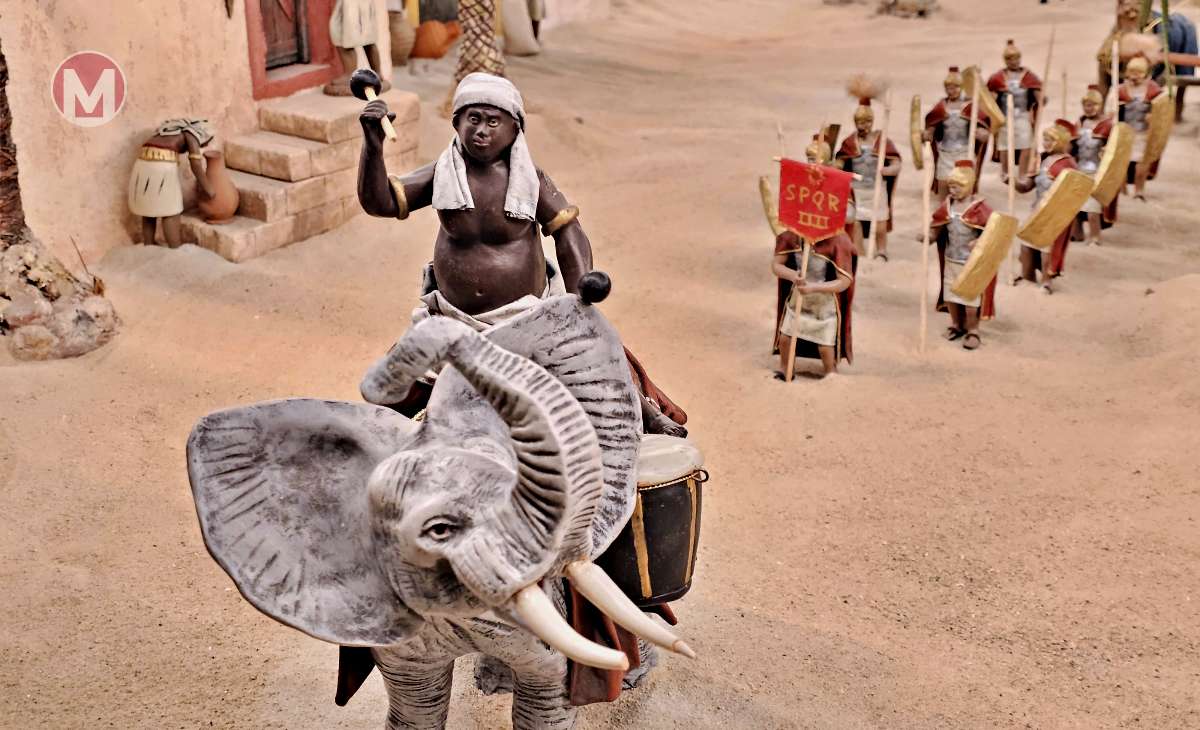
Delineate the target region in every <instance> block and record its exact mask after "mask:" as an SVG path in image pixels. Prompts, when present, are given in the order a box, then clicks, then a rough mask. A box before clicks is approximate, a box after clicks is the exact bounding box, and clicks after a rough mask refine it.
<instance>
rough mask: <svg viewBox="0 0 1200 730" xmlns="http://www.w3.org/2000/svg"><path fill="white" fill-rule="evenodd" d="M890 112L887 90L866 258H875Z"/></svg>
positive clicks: (880, 132)
mask: <svg viewBox="0 0 1200 730" xmlns="http://www.w3.org/2000/svg"><path fill="white" fill-rule="evenodd" d="M891 112H892V92H890V91H889V92H888V93H887V96H886V97H885V98H884V102H883V126H882V127H880V128H879V138H878V144H879V159H878V160H876V163H875V190H874V191H873V194H872V197H871V209H872V211H873V212H874V215H872V216H871V240H870V241H868V242H867V260H868V261H870V260H874V258H875V253H876V252H875V236H876V235H877V234H878V233H879V230H878V226H879V223H880V220H879V216H880V206H879V199H880V198H881V197H882V193H883V163H884V161H885V160H886V159H887V128H888V119H889V117H890V116H891Z"/></svg>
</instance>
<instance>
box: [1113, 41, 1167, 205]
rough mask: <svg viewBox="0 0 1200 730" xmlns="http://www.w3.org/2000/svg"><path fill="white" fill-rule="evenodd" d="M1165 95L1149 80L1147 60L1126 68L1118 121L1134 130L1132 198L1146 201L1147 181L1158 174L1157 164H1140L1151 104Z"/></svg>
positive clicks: (1139, 59) (1137, 60) (1134, 61)
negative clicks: (1146, 165)
mask: <svg viewBox="0 0 1200 730" xmlns="http://www.w3.org/2000/svg"><path fill="white" fill-rule="evenodd" d="M1161 93H1162V87H1160V86H1159V85H1158V84H1156V83H1154V81H1153V80H1152V79H1151V78H1150V62H1149V61H1147V60H1146V57H1145V56H1135V57H1134V58H1131V59H1129V63H1127V64H1125V80H1124V81H1123V82H1121V85H1120V86H1119V87H1118V88H1117V104H1118V107H1117V108H1118V110H1119V112H1118V114H1119V119H1120V120H1121V121H1122V122H1126V123H1128V124H1129V126H1131V127H1133V131H1134V133H1135V134H1134V138H1133V155H1132V156H1131V157H1130V158H1129V176H1128V180H1129V182H1132V183H1133V197H1135V198H1137V199H1138V200H1145V199H1146V180H1147V179H1150V178H1153V177H1154V174H1155V173H1156V172H1157V167H1158V165H1157V163H1156V164H1155V165H1153V166H1152V167H1151V168H1149V169H1146V167H1145V165H1140V164H1138V163H1140V162H1141V160H1142V154H1143V153H1144V152H1145V151H1146V138H1147V137H1148V136H1149V132H1150V102H1152V101H1154V98H1155V97H1157V96H1158V95H1159V94H1161Z"/></svg>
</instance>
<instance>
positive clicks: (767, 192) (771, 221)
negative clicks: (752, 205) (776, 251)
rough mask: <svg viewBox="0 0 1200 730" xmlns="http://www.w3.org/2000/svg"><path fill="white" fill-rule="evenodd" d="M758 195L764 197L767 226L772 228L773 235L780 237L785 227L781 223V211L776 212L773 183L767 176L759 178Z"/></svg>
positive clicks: (763, 203)
mask: <svg viewBox="0 0 1200 730" xmlns="http://www.w3.org/2000/svg"><path fill="white" fill-rule="evenodd" d="M758 193H759V195H761V196H762V205H763V214H764V215H765V216H767V225H769V226H771V233H773V234H775V235H776V236H778V235H779V234H780V233H783V231H784V228H783V225H782V224H780V222H779V211H778V210H776V209H775V208H776V205H777V203H776V200H778V199H777V198H776V197H775V193H774V192H772V190H771V181H770V180H768V179H767V176H766V175H763V176H762V177H760V178H758Z"/></svg>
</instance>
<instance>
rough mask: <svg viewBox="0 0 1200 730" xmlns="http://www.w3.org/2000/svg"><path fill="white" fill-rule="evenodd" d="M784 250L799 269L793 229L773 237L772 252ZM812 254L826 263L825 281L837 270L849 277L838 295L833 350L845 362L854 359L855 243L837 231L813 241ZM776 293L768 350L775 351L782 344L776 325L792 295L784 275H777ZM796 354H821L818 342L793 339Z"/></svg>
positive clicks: (800, 252) (778, 253)
mask: <svg viewBox="0 0 1200 730" xmlns="http://www.w3.org/2000/svg"><path fill="white" fill-rule="evenodd" d="M781 254H787V255H789V256H791V257H792V261H791V263H792V264H793V268H795V269H797V270H799V268H800V256H801V254H802V251H801V248H800V246H799V244H798V241H797V236H796V235H795V234H794V233H790V232H784V233H781V234H779V235H778V236H776V238H775V255H776V256H778V255H781ZM810 255H811V256H820V257H821V258H823V259H825V261H827V262H828V263H829V266H828V267H826V275H825V278H826V281H833V280H835V279H836V278H837V277H838V275H839V274H841V275H843V276H848V277H850V286H848V287H846V290H845V291H843V292H841V293H839V294H838V295H837V306H838V338H837V348H838V351H837V352H836V353H835V355H836V358H837V359H838V360H841V359H843V358H844V359H845V360H846V362H848V363H851V364H853V363H854V348H853V337H852V328H851V321H850V320H851V315H852V313H853V306H854V274H853V259H854V244H853V243H852V242H851V241H850V237H849V236H847V235H846V234H845V233H843V232H841V231H839V232H837V233H835V234H834V235H832V236H830V237H829V238H826V239H824V240H821V241H817V242H816V243H814V244H813V247H812V253H811V254H810ZM777 281H778V293H777V297H776V300H775V337H774V339H773V340H772V344H771V352H772V354H778V353H779V348H780V347H781V346H782V345H783V343H782V340H783V339H784V338H783V337H780V335H779V326H780V325H781V324H783V308H784V307H785V306H787V301H788V297H790V296H791V295H792V282H790V281H786V280H784V279H778V280H777ZM796 355H798V356H799V357H809V358H817V359H819V358H820V357H821V355H820V352H819V351H818V350H817V346H816V345H814V344H812V343H810V342H805V341H803V340H799V341H797V342H796Z"/></svg>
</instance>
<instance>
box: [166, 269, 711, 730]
mask: <svg viewBox="0 0 1200 730" xmlns="http://www.w3.org/2000/svg"><path fill="white" fill-rule="evenodd" d="M589 277H590V278H589ZM581 283H585V284H587V286H581V292H583V293H582V294H580V295H575V294H571V295H565V296H557V297H551V298H548V299H546V300H543V301H542V302H540V303H539V304H538V305H537V306H536V307H534V308H533V309H531V310H529V311H526V312H525V313H523V314H521V315H518V316H517V317H515V318H514V319H511V320H509V321H508V322H506V323H504V324H502V325H499V326H497V327H495V328H493V329H491V330H489V332H488V333H487V336H486V337H485V336H484V335H481V334H479V333H477V332H475V331H474V330H472V329H471V328H469V327H467V326H466V325H464V324H462V323H460V322H457V321H455V320H452V319H449V318H447V317H432V318H430V319H428V320H425V321H423V322H421V323H419V324H417V325H415V326H414V327H412V328H411V329H410V330H409V331H408V332H406V333H405V334H404V336H403V337H402V338H401V339H400V340H399V342H397V343H396V345H395V346H393V347H392V349H391V350H390V351H389V352H388V353H387V355H386V356H385V357H383V358H382V359H381V360H380V361H379V362H377V363H376V364H375V365H374V366H373V367H372V368H371V369H370V371H369V372H368V373H367V375H366V377H365V378H364V380H363V382H362V385H361V391H362V394H363V396H364V398H365V399H366V400H367V401H368V403H352V402H340V401H325V400H314V399H302V398H297V399H288V400H278V401H270V402H264V403H257V404H254V405H250V406H247V407H242V408H233V409H230V410H224V411H219V412H216V413H212V414H210V415H208V416H206V417H204V418H203V419H201V420H200V422H199V423H198V424H197V425H196V427H195V429H194V430H193V432H192V434H191V437H190V438H189V440H188V449H187V461H188V475H189V478H190V481H191V485H192V491H193V496H194V498H195V502H196V511H197V514H198V517H199V521H200V526H201V530H202V532H203V536H204V541H205V544H206V546H207V547H208V550H209V552H210V553H211V554H212V556H213V558H214V559H215V560H216V561H217V563H218V564H220V566H221V567H222V568H223V569H224V570H225V571H226V572H227V573H228V574H229V576H230V577H231V578H232V579H233V581H234V583H235V584H236V585H237V588H238V590H239V591H240V592H241V593H242V595H243V596H244V597H245V598H246V600H248V601H249V602H250V603H251V604H252V605H253V606H254V607H255V608H257V609H258V610H260V611H262V612H263V613H265V614H267V615H268V616H270V617H272V618H274V619H276V620H278V621H280V622H282V623H284V624H286V625H288V626H291V627H293V628H296V629H299V630H300V631H303V632H305V633H306V634H309V635H310V636H313V637H315V638H318V639H322V640H324V641H328V642H333V643H337V644H340V645H342V646H347V647H370V652H371V655H372V657H373V659H374V661H375V664H376V665H377V666H378V667H379V668H380V671H381V673H382V675H383V678H384V682H385V685H386V688H387V694H388V700H389V709H388V715H387V725H386V727H387V728H390V729H397V728H422V729H434V728H443V727H445V724H446V716H447V711H448V707H449V700H450V690H451V678H452V671H453V665H454V660H455V659H456V658H458V657H460V656H464V655H467V654H482V655H483V656H484V658H485V660H486V661H487V662H490V663H493V664H494V663H495V662H499V663H502V664H503V665H505V666H506V667H507V668H508V669H509V670H510V671H511V675H512V677H511V679H512V691H513V704H512V724H513V727H514V728H517V730H533V729H534V728H569V727H572V726H573V724H574V720H575V712H576V709H575V708H574V707H572V706H571V704H570V702H569V700H568V693H567V688H566V675H567V660H568V659H571V660H574V661H576V662H579V663H581V664H585V665H588V666H593V667H599V668H602V669H606V670H618V671H624V670H626V669H628V667H629V664H628V659H627V657H626V655H625V654H624V653H623V652H621V651H617V650H615V649H611V648H608V647H604V646H601V645H598V644H595V643H593V642H591V641H589V640H587V639H585V638H584V637H583V636H581V635H580V634H578V633H576V632H575V631H574V630H573V629H572V628H571V626H570V625H569V624H568V622H567V621H566V620H565V619H564V613H565V593H564V588H563V580H562V578H568V579H569V580H570V581H571V584H572V585H573V586H574V588H575V589H576V590H577V591H578V592H579V593H580V594H582V595H583V596H584V597H585V598H587V599H588V600H589V601H590V602H591V603H592V604H594V605H595V606H596V607H597V608H598V609H600V611H602V612H603V613H605V614H606V615H608V616H609V617H610V618H611V619H612V620H613V621H614V622H615V623H617V624H619V625H621V626H623V627H624V628H626V629H627V630H629V631H630V632H632V633H633V634H635V635H637V636H639V637H640V638H642V639H644V640H646V641H647V642H650V643H652V644H655V645H658V646H662V647H664V648H666V649H669V650H672V651H675V652H677V653H682V654H684V655H687V656H695V655H694V654H693V653H692V651H691V649H690V648H689V647H688V646H687V645H686V644H685V643H684V642H683V641H681V640H680V639H679V638H678V637H676V636H675V635H674V633H672V632H671V631H670V630H669V629H668V628H667V627H666V626H665V625H663V624H662V623H659V622H655V621H654V620H652V619H651V618H650V617H649V616H647V615H646V614H644V613H642V612H641V611H640V610H639V609H638V608H636V607H635V606H634V604H633V603H632V602H631V601H630V599H629V598H627V597H626V596H625V594H624V593H622V592H621V590H620V589H619V588H618V587H617V586H616V585H615V584H614V583H613V581H612V580H611V579H610V578H609V577H608V576H607V574H605V572H604V571H603V570H601V569H600V568H598V567H597V566H596V565H594V564H593V563H592V562H591V561H592V559H593V558H595V557H597V556H599V555H600V554H601V553H602V552H603V551H604V549H605V548H606V547H607V546H608V545H609V544H610V543H611V542H612V541H613V540H614V539H615V537H616V536H617V534H618V532H619V531H620V530H621V528H622V526H623V525H624V524H625V523H626V521H627V520H628V519H629V517H630V515H631V513H632V511H633V506H634V501H635V490H636V479H637V475H636V464H637V457H638V450H639V446H640V439H641V416H640V407H639V397H638V395H637V392H636V390H635V389H634V385H633V382H632V380H631V378H630V374H629V369H628V367H627V365H626V360H625V356H624V353H623V350H622V347H621V343H620V340H619V338H618V337H617V334H616V332H615V331H614V330H613V328H612V326H611V325H610V324H609V323H608V322H607V320H605V318H604V317H603V316H602V315H601V314H600V313H599V311H598V310H597V309H596V307H594V306H592V304H594V303H595V302H596V301H601V300H603V298H604V297H605V296H607V293H608V288H609V285H608V279H607V277H606V276H604V275H603V274H601V273H599V272H593V273H591V274H587V275H585V277H584V281H582V282H581ZM430 370H432V371H434V372H437V373H438V375H437V380H436V384H435V385H434V387H433V391H432V394H431V396H430V401H429V405H428V407H427V409H426V412H425V414H424V418H423V419H421V418H420V417H418V419H417V420H409V419H407V418H405V417H403V416H401V415H399V414H398V413H396V412H395V411H393V410H391V409H389V408H386V407H383V405H380V404H388V403H395V402H398V401H400V400H401V398H402V397H403V396H404V394H405V393H406V392H407V390H408V388H409V386H410V385H411V384H412V382H413V381H414V380H415V379H416V378H418V377H420V376H422V375H424V374H425V373H427V372H428V371H430ZM372 404H375V405H372Z"/></svg>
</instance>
